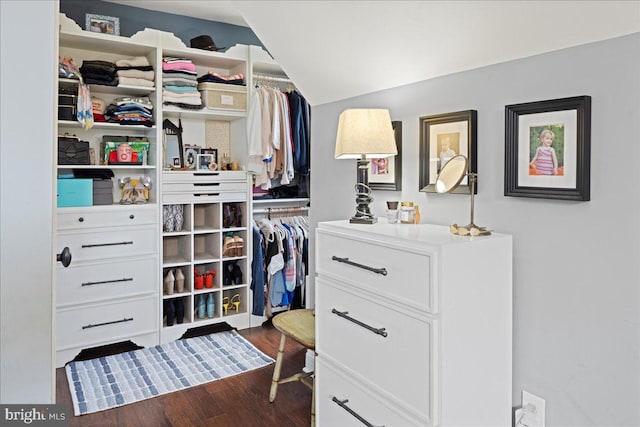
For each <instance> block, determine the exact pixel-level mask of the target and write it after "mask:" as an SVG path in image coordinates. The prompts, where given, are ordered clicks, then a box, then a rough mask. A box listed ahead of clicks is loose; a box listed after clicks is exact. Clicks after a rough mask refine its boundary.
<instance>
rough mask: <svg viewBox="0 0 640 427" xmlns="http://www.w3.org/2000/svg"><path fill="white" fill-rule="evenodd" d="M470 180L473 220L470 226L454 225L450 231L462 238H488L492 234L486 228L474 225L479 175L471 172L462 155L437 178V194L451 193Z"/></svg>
mask: <svg viewBox="0 0 640 427" xmlns="http://www.w3.org/2000/svg"><path fill="white" fill-rule="evenodd" d="M465 176H466V177H468V178H469V190H470V193H471V220H470V221H469V224H468V225H458V224H452V225H451V226H450V227H449V229H450V230H451V233H453V234H457V235H460V236H469V235H471V236H487V235H489V234H491V231H490V230H487V228H486V227H479V226H477V225H475V224H474V223H473V208H474V199H473V195H474V193H475V185H476V181H477V179H478V175H477V174H476V173H475V172H469V168H468V161H467V158H466V157H465V156H463V155H462V154H460V155H457V156H455V157H452V158H451V159H450V160H449V161H448V162H447V163H446V164H445V165H444V167H443V168H442V170H440V173H439V174H438V177H437V178H436V192H438V193H449V192H450V191H453V190H455V189H456V187H458V185H460V183H461V182H462V180H463V179H464V177H465Z"/></svg>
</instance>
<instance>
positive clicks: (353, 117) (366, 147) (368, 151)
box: [335, 109, 398, 224]
mask: <svg viewBox="0 0 640 427" xmlns="http://www.w3.org/2000/svg"><path fill="white" fill-rule="evenodd" d="M396 154H398V148H397V147H396V140H395V136H394V133H393V127H392V125H391V116H390V115H389V110H385V109H348V110H344V111H343V112H342V114H340V119H339V121H338V135H337V137H336V152H335V158H336V159H357V160H358V164H357V172H358V174H357V177H358V182H357V184H356V185H355V189H356V204H357V207H356V213H355V215H354V216H353V217H351V219H350V220H349V222H351V223H356V224H374V223H375V222H376V218H375V217H374V216H373V215H372V214H371V211H370V210H369V203H371V201H372V200H373V197H371V188H370V187H369V159H375V158H380V157H389V156H395V155H396Z"/></svg>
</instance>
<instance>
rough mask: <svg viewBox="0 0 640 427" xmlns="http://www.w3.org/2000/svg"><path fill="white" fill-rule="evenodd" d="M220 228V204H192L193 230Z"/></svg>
mask: <svg viewBox="0 0 640 427" xmlns="http://www.w3.org/2000/svg"><path fill="white" fill-rule="evenodd" d="M212 230H220V204H218V203H206V204H195V205H193V231H195V232H198V231H212Z"/></svg>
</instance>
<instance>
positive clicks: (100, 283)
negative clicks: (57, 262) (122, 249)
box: [56, 258, 158, 307]
mask: <svg viewBox="0 0 640 427" xmlns="http://www.w3.org/2000/svg"><path fill="white" fill-rule="evenodd" d="M157 269H158V265H157V259H156V258H142V259H140V258H139V259H134V258H132V259H128V260H111V261H107V262H102V263H99V264H83V263H75V264H74V263H72V264H71V265H70V266H69V267H68V268H63V267H58V268H57V277H58V280H57V288H56V295H57V301H56V304H57V306H58V307H64V306H67V305H72V304H83V303H87V302H92V301H99V300H105V299H108V298H114V297H118V298H121V297H126V296H130V295H140V294H144V293H146V294H149V293H154V292H156V290H157V286H158V285H157V283H158V282H157V278H156V275H157Z"/></svg>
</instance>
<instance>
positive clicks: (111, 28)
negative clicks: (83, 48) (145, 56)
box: [85, 13, 120, 36]
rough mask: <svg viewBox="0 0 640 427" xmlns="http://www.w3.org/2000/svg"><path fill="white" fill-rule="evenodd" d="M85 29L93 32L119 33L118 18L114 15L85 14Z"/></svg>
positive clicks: (117, 34)
mask: <svg viewBox="0 0 640 427" xmlns="http://www.w3.org/2000/svg"><path fill="white" fill-rule="evenodd" d="M85 30H87V31H91V32H93V33H103V34H111V35H113V36H119V35H120V18H116V17H115V16H106V15H94V14H92V13H87V14H85Z"/></svg>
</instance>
